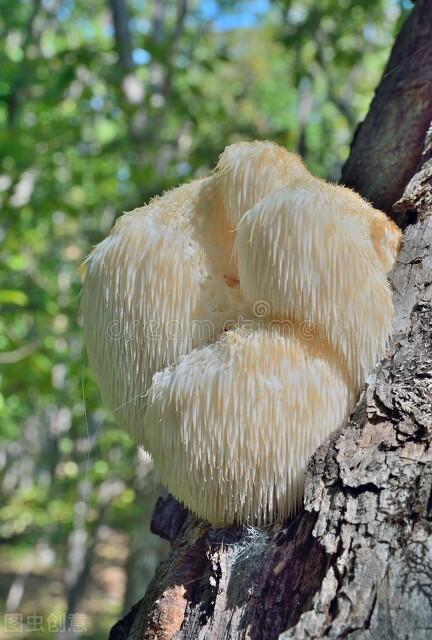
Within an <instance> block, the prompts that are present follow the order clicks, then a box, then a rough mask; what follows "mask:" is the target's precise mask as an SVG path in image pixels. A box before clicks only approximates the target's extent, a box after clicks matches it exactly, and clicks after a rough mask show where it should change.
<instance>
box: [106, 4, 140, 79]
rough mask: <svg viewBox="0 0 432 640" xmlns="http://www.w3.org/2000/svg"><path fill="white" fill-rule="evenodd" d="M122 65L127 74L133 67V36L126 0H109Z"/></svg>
mask: <svg viewBox="0 0 432 640" xmlns="http://www.w3.org/2000/svg"><path fill="white" fill-rule="evenodd" d="M109 3H110V7H111V13H112V19H113V25H114V34H115V42H116V48H117V53H118V58H119V63H120V67H121V68H122V70H123V72H124V73H125V74H127V73H129V71H131V70H132V69H133V66H134V64H133V58H132V38H131V34H130V29H129V9H128V6H127V1H126V0H109Z"/></svg>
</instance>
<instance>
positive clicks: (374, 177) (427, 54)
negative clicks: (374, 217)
mask: <svg viewBox="0 0 432 640" xmlns="http://www.w3.org/2000/svg"><path fill="white" fill-rule="evenodd" d="M431 24H432V2H430V0H417V2H416V3H415V5H414V9H413V10H412V12H411V14H410V15H409V17H408V20H407V21H406V23H405V24H404V26H403V27H402V29H401V31H400V33H399V35H398V37H397V39H396V41H395V44H394V46H393V50H392V52H391V55H390V58H389V61H388V63H387V66H386V68H385V71H384V75H383V77H382V80H381V82H380V84H379V86H378V89H377V91H376V93H375V97H374V99H373V101H372V104H371V107H370V110H369V113H368V115H367V117H366V119H365V121H364V122H362V123H361V124H360V125H359V127H358V129H357V131H356V134H355V136H354V140H353V143H352V146H351V153H350V157H349V159H348V161H347V162H346V164H345V166H344V168H343V170H342V182H343V183H344V184H346V185H347V186H350V187H353V188H354V189H356V190H357V191H360V192H361V193H362V194H363V195H364V196H365V197H366V198H367V199H368V200H370V201H371V202H372V203H373V204H374V205H375V206H376V207H378V208H379V209H383V210H384V211H391V208H392V205H393V203H394V202H396V200H399V198H400V197H401V196H402V193H403V191H404V189H405V186H406V184H407V182H408V181H409V180H410V179H411V177H412V176H413V175H414V173H415V172H416V170H417V168H418V166H419V162H420V160H421V153H422V150H423V143H424V139H425V135H426V131H427V128H428V126H429V124H430V122H431V120H432V100H431V95H432V64H431V60H432V30H431ZM397 219H398V218H397ZM399 221H400V222H403V220H399Z"/></svg>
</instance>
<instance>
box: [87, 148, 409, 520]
mask: <svg viewBox="0 0 432 640" xmlns="http://www.w3.org/2000/svg"><path fill="white" fill-rule="evenodd" d="M400 238H401V234H400V231H399V229H398V228H397V227H396V225H394V224H393V223H392V222H391V221H390V220H389V219H388V218H387V216H385V214H384V213H382V212H381V211H377V210H376V209H374V208H373V207H371V206H370V205H369V204H368V203H367V202H365V201H364V200H363V199H362V198H361V197H360V196H358V195H357V194H355V193H354V192H353V191H350V190H349V189H345V188H343V187H338V186H335V185H331V184H328V183H326V182H324V181H323V180H320V179H318V178H315V177H314V176H312V175H311V174H310V173H309V172H308V170H307V169H306V167H305V166H304V164H303V162H302V161H301V159H300V158H299V157H298V156H296V155H295V154H292V153H289V152H288V151H286V150H285V149H282V148H281V147H278V146H277V145H275V144H272V143H269V142H253V143H239V144H234V145H232V146H230V147H227V148H226V149H225V151H224V153H223V154H222V155H221V157H220V159H219V162H218V165H217V167H216V169H215V171H214V173H213V174H212V175H211V176H210V177H208V178H205V179H202V180H197V181H195V182H192V183H190V184H186V185H183V186H181V187H178V188H176V189H173V190H172V191H169V192H168V193H166V194H164V195H163V196H162V197H159V198H155V199H153V200H152V201H151V202H150V203H149V204H148V205H147V206H146V207H143V208H141V209H136V210H134V211H132V212H130V213H127V214H125V215H124V216H123V217H122V218H120V219H119V220H118V221H117V223H116V225H115V226H114V228H113V230H112V232H111V234H110V235H109V236H108V238H106V239H105V240H104V241H103V242H102V243H100V244H99V245H98V246H97V247H96V248H95V249H94V251H93V253H92V254H91V255H90V256H89V258H88V260H87V275H86V278H85V283H84V289H83V297H82V315H83V324H84V335H85V341H86V344H87V349H88V354H89V361H90V365H91V367H92V368H93V370H94V372H95V376H96V380H97V382H98V384H99V386H100V389H101V393H102V397H103V400H104V402H105V403H106V404H107V405H108V406H109V407H110V408H111V409H112V411H113V412H114V414H115V416H116V418H117V420H118V422H119V424H120V425H121V426H122V427H124V428H125V429H126V430H127V431H128V432H129V433H130V434H131V435H132V436H133V437H134V438H135V439H136V440H137V442H138V443H139V444H141V445H143V446H144V447H145V448H146V449H147V450H148V451H149V452H150V453H151V455H152V456H153V458H154V461H155V467H156V470H157V471H158V473H159V475H160V478H161V480H162V482H163V483H164V484H165V485H166V487H167V488H168V489H169V490H170V491H171V492H172V493H173V494H174V495H175V496H176V497H177V498H179V499H180V500H182V501H183V502H184V503H185V504H186V505H187V506H188V507H189V508H190V509H191V510H192V511H194V512H195V513H196V514H197V515H199V516H201V517H203V518H206V519H208V520H209V521H210V522H212V523H214V524H227V523H231V522H234V521H236V522H250V523H256V524H261V523H265V522H269V521H273V520H277V519H281V518H283V517H285V516H286V515H287V514H289V513H291V512H292V511H293V510H294V509H296V508H297V506H298V504H299V501H300V499H301V494H302V486H303V474H304V469H305V466H306V464H307V460H308V458H309V457H310V455H311V454H312V453H313V451H314V450H315V449H316V447H317V446H318V445H319V444H320V442H322V440H323V439H324V438H325V437H326V436H327V435H328V434H329V433H330V432H331V431H332V430H333V429H335V428H337V427H338V426H340V425H341V424H343V423H344V421H345V420H346V418H347V416H348V415H349V412H350V411H351V409H352V407H353V404H354V403H355V401H356V398H357V395H358V392H359V389H360V387H361V385H362V384H363V382H364V379H365V376H366V375H367V373H368V372H369V371H370V370H371V368H372V367H373V365H374V364H375V362H376V361H377V359H378V358H379V357H380V356H381V355H382V354H383V352H384V350H385V347H386V344H387V341H388V338H389V335H390V332H391V323H392V317H393V304H392V298H391V291H390V288H389V284H388V281H387V276H386V274H387V272H388V270H389V269H390V268H391V267H392V265H393V263H394V260H395V258H396V255H397V252H398V249H399V245H400ZM260 306H261V307H263V308H264V309H265V311H266V313H265V315H264V316H263V317H258V318H257V315H258V316H259V315H260V314H259V313H258V311H257V310H258V309H259V308H260Z"/></svg>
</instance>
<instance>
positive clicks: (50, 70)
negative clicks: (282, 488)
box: [0, 0, 408, 638]
mask: <svg viewBox="0 0 432 640" xmlns="http://www.w3.org/2000/svg"><path fill="white" fill-rule="evenodd" d="M1 4H2V12H1V17H0V37H1V41H2V43H3V45H4V46H3V47H1V49H0V69H1V72H0V206H1V209H0V252H1V253H0V259H1V261H0V269H1V271H0V309H1V314H0V367H1V372H0V381H1V394H0V424H1V435H0V438H1V441H0V447H1V448H0V469H1V483H2V485H1V491H2V499H1V503H0V535H1V538H2V545H1V549H2V555H1V559H0V569H1V572H2V573H3V578H1V580H0V594H1V595H2V596H3V598H1V599H2V600H6V601H7V607H8V610H9V611H14V610H19V611H26V612H30V613H32V612H39V613H43V614H44V615H48V614H49V613H52V612H53V611H59V612H64V613H67V614H71V613H72V614H73V613H74V612H77V611H84V610H85V611H87V612H88V613H89V615H90V616H91V622H90V624H89V628H88V630H87V632H86V633H83V635H84V636H87V637H93V638H99V637H105V636H106V633H107V628H108V626H109V625H110V624H112V623H113V621H114V620H115V618H116V617H118V616H119V615H120V613H121V609H122V606H123V603H124V606H128V605H129V604H131V602H132V601H133V600H134V599H136V598H137V597H138V596H139V595H140V593H142V589H143V588H144V587H143V584H145V582H146V580H147V579H148V576H149V575H150V574H151V572H152V570H153V566H154V563H155V562H156V561H157V559H158V557H159V556H160V554H161V553H163V549H162V546H161V544H160V543H159V542H158V541H157V540H156V541H155V539H152V538H151V537H150V535H149V534H148V533H147V531H146V528H147V527H148V524H147V523H148V517H149V512H150V509H151V506H152V502H153V500H154V494H155V491H154V488H153V481H152V480H151V475H150V470H149V469H150V465H149V462H148V460H147V459H146V458H145V457H144V456H142V455H141V454H140V453H139V452H137V450H136V447H135V445H134V444H133V443H132V442H131V441H130V440H129V439H128V437H127V436H126V435H124V434H123V433H122V432H121V431H120V430H119V429H117V428H116V426H115V424H114V422H113V420H112V419H111V418H110V417H109V416H107V415H106V413H105V412H104V411H103V408H102V407H101V403H100V399H99V395H98V391H97V389H96V387H95V384H94V382H93V381H92V378H91V374H89V372H88V371H87V365H86V357H85V354H84V353H83V349H82V343H81V331H80V327H79V323H78V310H79V295H80V274H79V267H80V263H81V262H82V260H83V258H84V257H85V255H86V254H87V253H88V252H89V251H90V249H91V247H92V245H94V244H95V243H97V242H98V241H100V240H101V239H102V238H103V236H104V235H105V234H106V233H107V232H108V230H109V229H110V227H111V225H112V223H113V221H114V219H115V217H116V216H117V215H119V214H120V213H121V212H122V211H124V210H128V209H131V208H133V207H135V206H138V205H141V204H142V203H143V202H144V201H145V200H147V199H148V198H150V197H151V196H152V195H154V194H155V193H158V192H160V191H162V190H165V189H168V188H170V187H172V186H174V185H176V184H178V183H179V182H182V181H185V180H189V179H191V178H192V177H194V176H196V175H202V174H204V173H206V172H207V171H208V170H209V169H210V168H211V167H212V166H213V165H214V163H215V162H216V160H217V157H218V154H219V153H220V152H221V151H222V150H223V148H224V147H225V145H226V144H229V143H231V142H234V141H236V140H239V139H255V138H259V139H264V138H268V139H273V140H275V141H277V142H279V143H281V144H283V145H285V146H286V147H288V148H289V149H291V150H296V151H299V152H300V153H301V154H302V155H303V156H304V158H305V160H306V162H307V164H308V166H309V167H310V168H311V169H312V170H313V171H315V172H316V173H318V174H320V175H323V176H328V177H330V178H332V179H337V178H338V175H339V171H340V167H341V164H342V162H343V161H344V159H345V158H346V156H347V154H348V150H349V143H350V140H351V138H352V135H353V131H354V127H355V125H356V123H357V122H358V121H359V120H360V119H361V118H362V117H363V116H364V114H365V113H366V111H367V107H368V104H369V102H370V100H371V97H372V95H373V90H374V88H375V86H376V84H377V82H378V80H379V77H380V75H381V73H382V70H383V67H384V64H385V61H386V58H387V56H388V52H389V48H390V46H391V43H392V41H393V37H394V33H395V31H396V30H397V29H398V27H399V23H400V21H401V20H402V19H403V16H404V13H405V11H406V10H407V8H408V7H407V6H405V4H404V3H402V4H401V3H398V2H396V1H394V0H363V1H362V2H358V1H354V0H343V1H342V0H339V1H336V0H325V1H323V2H317V1H316V0H315V1H312V0H302V1H300V0H292V1H288V0H286V1H285V2H273V3H267V2H266V1H265V0H261V1H255V2H239V1H237V2H235V1H233V2H223V1H220V2H217V1H216V0H211V1H210V0H204V1H202V2H199V1H198V0H190V1H189V2H184V1H181V0H179V1H176V0H154V1H153V2H146V3H143V2H139V1H138V0H135V1H134V2H132V0H131V1H130V2H129V4H128V5H127V6H126V4H125V2H124V0H111V1H110V2H105V1H102V0H93V1H92V2H91V3H89V2H84V1H83V0H64V1H63V0H27V1H26V0H21V1H19V2H17V1H16V0H2V3H1ZM113 9H116V10H117V11H119V12H120V18H123V19H125V24H126V30H124V31H121V30H119V28H118V27H119V25H118V24H117V25H115V24H114V25H113V20H112V15H113V14H112V11H113ZM115 27H116V28H115ZM116 536H117V537H116ZM110 540H111V543H109V541H110ZM107 541H108V542H107ZM110 544H111V547H112V549H114V556H115V561H114V560H113V558H112V555H113V553H112V552H111V556H110V552H109V551H107V548H108V549H109V546H110ZM104 545H105V546H104ZM107 545H108V546H107ZM101 549H102V550H101ZM104 554H105V555H104ZM110 557H111V560H110ZM140 559H141V560H140ZM114 565H115V566H116V567H117V568H118V571H120V573H118V574H113V575H114V577H112V576H111V582H112V583H118V582H119V581H121V580H120V578H119V577H118V576H120V575H121V571H123V574H122V575H123V576H124V575H125V574H127V577H126V584H125V585H123V587H124V588H123V589H121V588H120V589H118V588H117V590H116V584H114V586H113V585H112V584H111V587H107V586H106V580H108V578H107V577H106V575H107V573H106V572H107V571H108V572H109V569H110V567H112V566H114ZM132 565H133V566H132ZM134 567H139V568H140V572H141V575H140V576H138V577H137V576H136V575H135V576H134ZM104 571H105V573H103V572H104ZM135 573H136V572H135ZM101 575H102V578H101ZM116 575H117V578H116V577H115V576H116ZM98 576H99V577H98ZM103 576H105V578H103ZM123 579H125V578H123ZM104 580H105V583H104ZM103 584H105V587H104V586H103ZM101 585H102V586H101ZM117 586H118V584H117ZM110 589H111V591H110ZM38 590H40V593H39V594H38ZM106 593H111V594H112V599H111V600H110V601H109V602H108V600H109V599H108V600H107V598H106ZM101 594H102V595H103V594H105V595H104V596H103V597H102V596H101ZM110 597H111V596H110ZM122 600H123V602H122ZM49 635H50V634H49V633H48V632H47V631H46V629H45V632H42V631H40V632H39V631H38V632H36V633H35V637H37V636H40V637H45V636H49Z"/></svg>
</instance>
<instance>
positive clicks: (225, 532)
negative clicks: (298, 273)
mask: <svg viewBox="0 0 432 640" xmlns="http://www.w3.org/2000/svg"><path fill="white" fill-rule="evenodd" d="M425 6H426V3H425V2H421V1H418V2H417V5H416V7H417V9H418V11H422V10H425ZM430 24H432V22H431V23H430ZM413 25H414V26H413ZM410 28H411V29H417V28H420V29H422V28H423V25H418V24H416V23H414V19H413V18H411V27H410ZM428 28H429V38H430V37H431V27H430V25H429V27H428ZM410 37H411V36H410V34H409V33H405V35H403V38H402V41H403V42H405V40H406V39H408V40H410ZM411 39H412V37H411ZM392 55H396V54H395V51H393V54H392ZM405 68H406V66H405ZM408 71H409V69H408ZM395 74H396V71H395ZM383 83H386V78H384V80H383ZM409 86H410V89H409V91H408V94H409V96H410V97H409V101H410V108H414V109H416V110H417V104H416V100H417V98H416V95H415V93H414V89H413V88H412V85H411V84H409ZM419 91H420V92H421V91H422V85H420V86H419ZM379 93H380V90H378V92H377V96H378V95H379ZM431 98H432V92H431V96H430V97H429V102H430V101H431ZM376 99H377V98H376ZM388 99H390V100H391V97H390V98H388ZM429 107H430V104H429V103H428V109H429ZM373 108H374V107H372V110H373ZM389 108H390V107H389ZM428 113H429V116H428V117H429V122H428V123H427V125H426V123H425V125H424V127H423V128H424V131H423V136H425V134H426V131H427V129H428V125H429V124H430V119H431V118H430V115H431V114H430V112H429V111H428ZM399 124H400V123H399V122H398V123H397V124H395V123H393V126H394V127H395V129H394V131H393V133H394V135H396V133H395V132H397V131H398V127H399ZM386 126H387V125H386ZM411 126H413V127H414V128H413V137H412V139H407V140H406V141H405V142H399V144H405V147H403V148H402V149H400V150H399V154H398V157H399V159H400V158H401V156H403V157H406V158H407V164H406V165H404V164H403V162H402V161H400V162H401V166H399V164H398V166H397V167H395V166H393V164H392V156H391V151H390V150H389V149H387V151H386V152H384V151H383V148H382V147H381V146H380V145H381V139H380V138H379V137H378V138H376V136H375V133H374V131H373V130H372V133H371V134H370V135H372V141H369V152H368V153H369V160H370V162H371V164H370V165H369V167H375V164H374V163H375V156H374V154H373V153H372V152H371V148H372V145H373V140H374V139H375V140H376V144H377V145H378V151H377V157H380V158H381V160H380V163H382V164H380V171H379V172H378V173H380V175H381V183H380V184H381V186H382V185H386V184H387V182H392V180H393V178H392V176H393V172H396V174H397V176H400V175H402V174H403V175H404V176H405V178H404V179H405V183H404V186H406V188H405V191H404V193H403V195H402V189H401V190H400V191H399V193H398V197H399V198H400V199H399V201H398V202H397V203H396V205H395V211H396V212H397V215H399V217H400V219H405V220H406V221H410V222H411V224H409V225H408V226H407V227H406V230H405V240H404V246H403V249H402V252H401V254H400V257H399V260H398V263H397V266H396V269H395V271H394V273H393V275H392V282H393V287H394V297H395V308H396V316H397V317H396V323H395V334H394V344H393V347H392V348H391V349H390V350H389V353H388V355H387V357H386V358H385V359H384V360H383V362H381V364H380V365H379V367H378V368H377V370H376V371H375V372H374V374H373V375H371V376H370V378H369V380H368V383H367V385H366V388H365V391H364V393H363V395H362V397H361V399H360V400H359V403H358V405H357V407H356V409H355V411H354V413H353V415H352V417H351V420H350V422H349V424H348V425H347V426H346V427H344V428H343V429H340V430H339V431H337V432H335V433H333V434H332V436H331V437H330V438H329V439H328V440H327V441H326V442H325V443H323V445H322V446H321V447H320V448H319V449H318V451H317V452H316V453H315V455H314V456H313V458H312V459H311V461H310V463H309V467H308V471H307V475H306V485H305V500H304V509H303V510H302V511H301V512H300V513H299V514H298V515H297V516H296V517H295V518H292V519H290V520H289V521H287V522H285V523H284V525H282V526H278V527H270V528H267V529H265V530H255V529H249V530H245V529H238V528H237V529H235V528H231V529H213V528H210V527H209V525H207V524H206V523H203V522H200V521H198V520H196V519H195V518H193V517H192V516H191V515H189V514H188V513H187V512H185V510H184V508H183V507H181V506H180V505H179V504H178V503H176V502H175V500H174V499H173V498H170V497H167V498H164V499H161V500H160V501H159V503H158V505H157V507H156V509H155V513H154V516H153V524H152V529H153V531H155V532H157V533H159V535H161V536H162V537H165V538H167V539H169V540H170V541H171V543H172V545H173V549H172V553H171V555H170V557H169V559H168V560H167V561H166V562H164V563H163V564H162V565H160V567H159V569H158V571H157V573H156V575H155V577H154V580H153V582H152V583H151V585H150V587H149V589H148V591H147V593H146V595H145V597H144V598H143V600H142V601H141V602H140V603H138V604H137V605H136V606H135V608H134V609H133V610H132V611H131V613H130V614H129V615H128V616H127V617H126V618H125V619H123V620H122V621H120V622H119V623H117V625H116V626H115V627H114V628H113V629H112V632H111V636H110V638H111V640H117V639H120V638H121V639H122V640H124V638H129V639H131V640H138V639H139V640H150V639H157V640H168V639H171V638H175V639H176V640H192V639H202V640H204V639H218V640H222V639H225V640H228V639H230V640H237V639H238V640H240V639H243V638H249V639H250V640H258V639H263V640H273V639H276V638H279V639H280V640H287V639H288V638H292V639H296V640H302V639H305V638H313V639H318V638H324V637H325V638H334V639H335V638H339V639H348V640H354V639H355V640H359V639H369V638H370V639H376V640H378V639H379V640H387V639H389V640H390V639H391V640H394V639H401V640H402V639H404V640H407V639H410V640H411V639H412V640H427V639H430V638H432V535H431V534H432V448H431V443H432V159H431V155H432V151H431V147H432V143H431V137H432V136H431V134H429V135H428V136H426V142H425V138H424V137H423V139H422V142H421V145H419V142H418V140H417V135H419V134H418V130H417V128H416V126H415V122H414V124H413V123H412V125H411ZM362 135H363V134H362ZM406 135H408V133H406ZM374 136H375V138H374ZM414 147H416V150H415V151H414ZM353 153H356V151H355V145H354V150H353ZM371 153H372V155H373V156H374V158H373V159H372V160H371ZM383 153H384V156H383V155H382V154H383ZM380 154H381V155H380ZM387 154H390V155H387ZM414 156H416V158H417V160H416V163H417V162H418V161H419V160H421V162H422V163H423V164H422V166H421V169H420V170H419V171H418V172H417V173H416V174H415V175H414V177H413V178H412V180H411V181H410V182H409V184H408V185H407V184H406V183H407V182H408V179H407V176H408V175H412V173H413V171H414V169H413V165H412V164H410V163H412V158H413V157H414ZM402 165H403V166H402ZM407 167H410V168H409V169H408V168H407ZM374 171H377V169H376V168H375V169H370V173H369V169H368V172H366V173H364V174H362V177H361V182H360V183H359V184H357V188H358V189H359V190H360V191H361V192H362V193H363V194H364V193H366V194H367V188H366V187H367V186H368V185H369V179H370V177H368V176H370V175H372V174H373V172H374ZM410 172H411V173H410ZM383 174H384V175H385V176H386V177H382V176H383ZM399 179H400V177H397V180H399ZM395 182H396V180H395ZM359 187H360V188H359ZM400 196H402V197H400ZM386 197H387V196H386Z"/></svg>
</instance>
